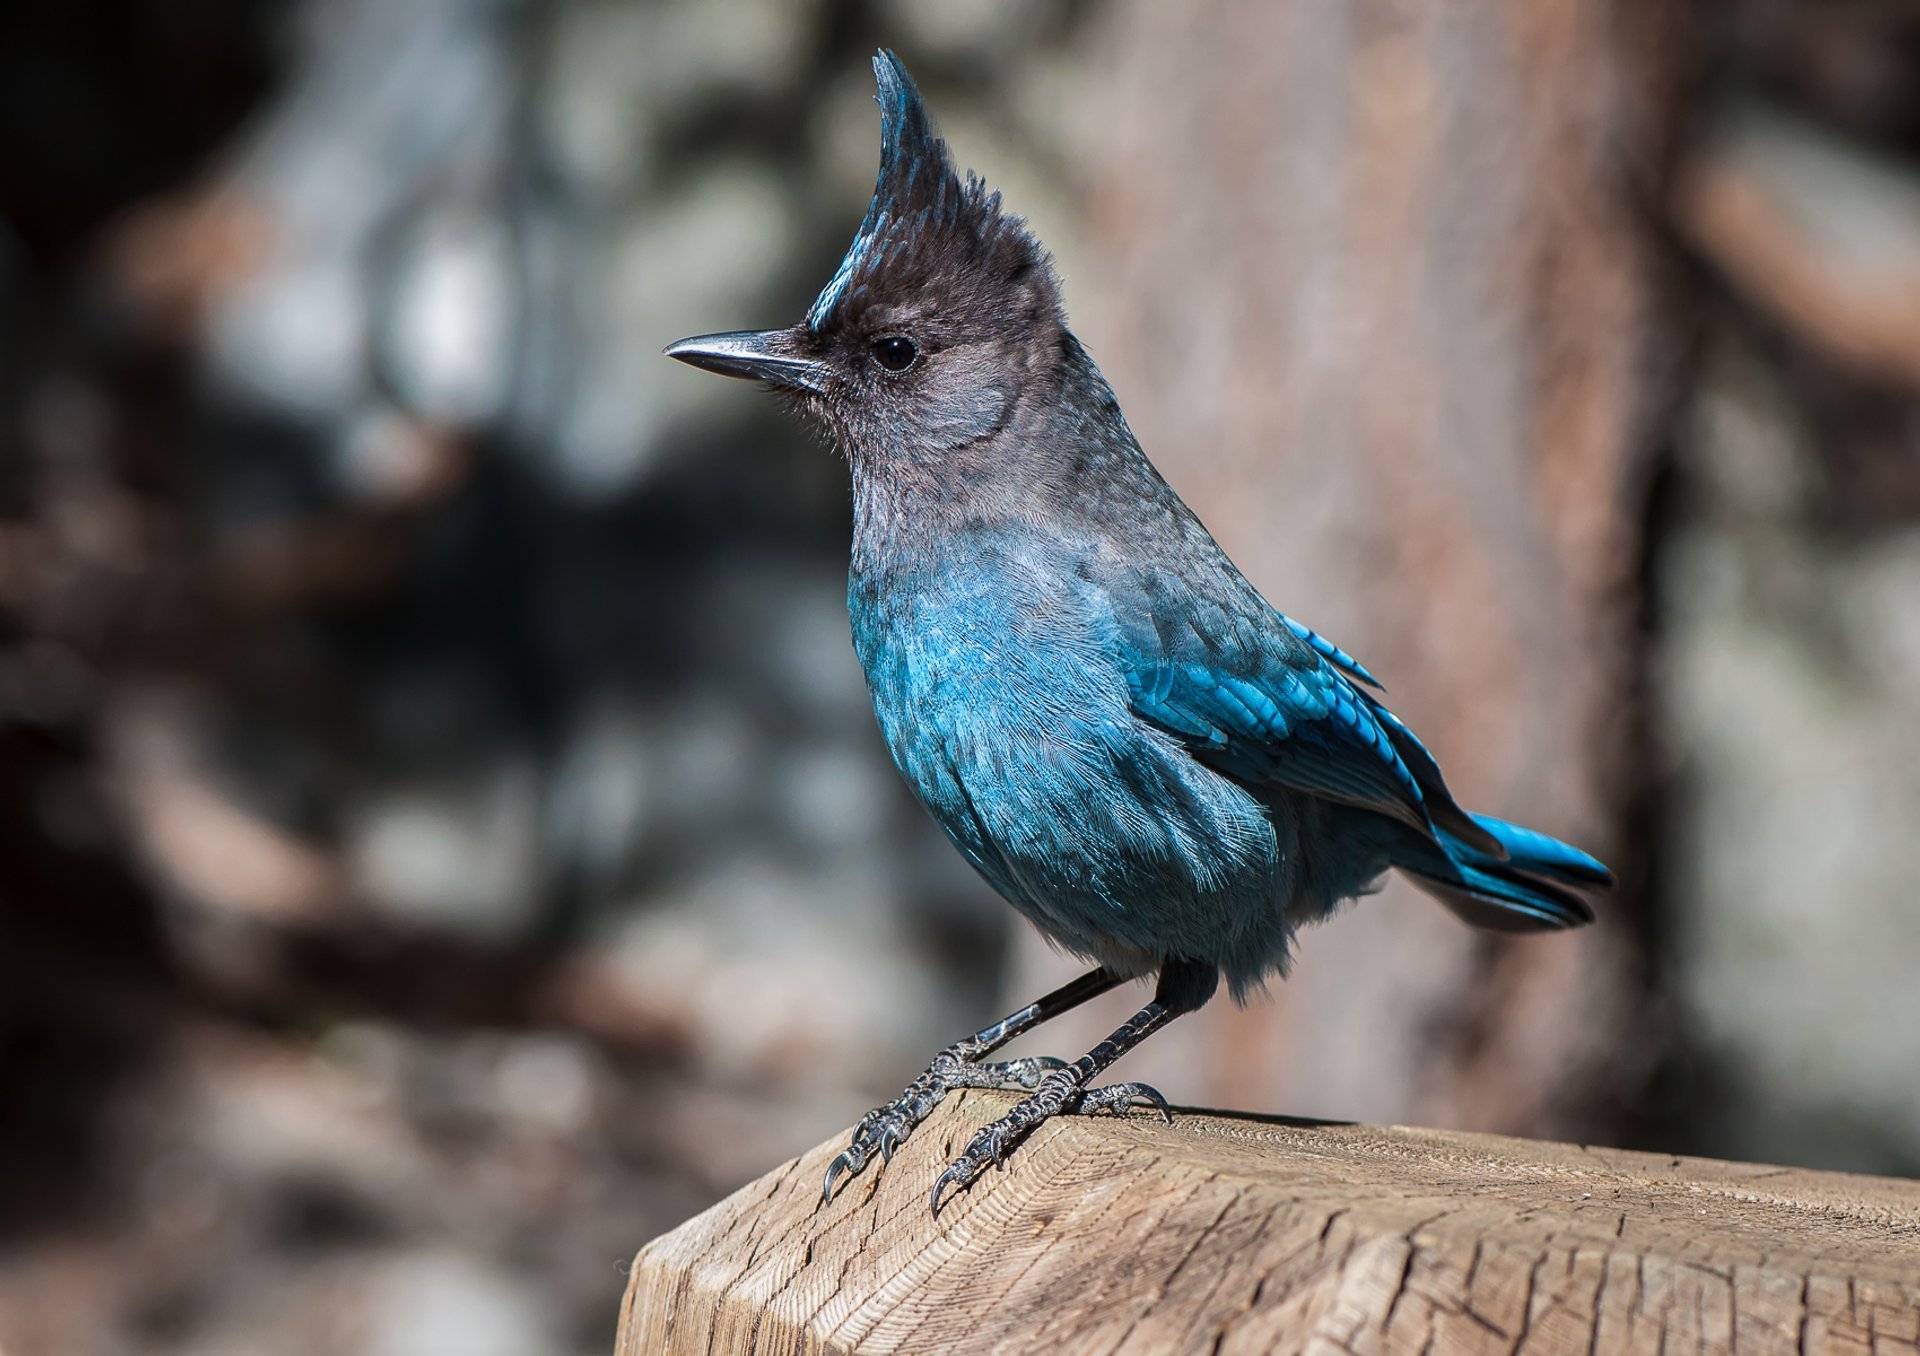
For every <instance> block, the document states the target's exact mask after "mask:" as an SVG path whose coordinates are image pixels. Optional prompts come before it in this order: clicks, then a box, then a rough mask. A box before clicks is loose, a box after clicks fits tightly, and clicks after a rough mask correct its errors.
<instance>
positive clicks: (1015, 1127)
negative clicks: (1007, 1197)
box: [933, 960, 1220, 1215]
mask: <svg viewBox="0 0 1920 1356" xmlns="http://www.w3.org/2000/svg"><path fill="white" fill-rule="evenodd" d="M1219 978H1220V976H1219V971H1218V970H1216V969H1215V968H1214V967H1213V966H1210V965H1201V964H1198V963H1195V962H1192V961H1180V960H1173V961H1168V962H1167V963H1166V965H1165V966H1163V967H1162V968H1161V971H1160V984H1159V987H1158V988H1157V989H1155V990H1154V995H1153V1001H1152V1002H1151V1003H1149V1004H1147V1005H1146V1006H1145V1007H1144V1008H1141V1009H1140V1011H1138V1012H1136V1013H1135V1014H1134V1015H1133V1016H1131V1017H1129V1018H1128V1019H1127V1020H1126V1021H1125V1022H1124V1023H1122V1024H1121V1026H1120V1028H1119V1029H1118V1030H1116V1031H1115V1032H1114V1033H1113V1034H1112V1035H1111V1036H1108V1037H1107V1038H1106V1039H1105V1040H1103V1041H1101V1042H1100V1044H1098V1045H1096V1046H1094V1047H1093V1049H1091V1050H1089V1051H1088V1052H1087V1053H1086V1054H1084V1055H1082V1056H1081V1057H1080V1058H1079V1059H1076V1060H1075V1061H1074V1062H1073V1063H1071V1064H1068V1065H1064V1066H1062V1067H1060V1068H1057V1069H1050V1070H1048V1071H1047V1072H1046V1073H1045V1074H1043V1075H1041V1078H1040V1082H1039V1086H1038V1087H1037V1088H1036V1089H1035V1090H1034V1093H1033V1095H1032V1096H1031V1097H1028V1098H1026V1099H1025V1100H1024V1101H1022V1102H1020V1103H1019V1104H1018V1105H1016V1106H1015V1107H1014V1108H1013V1110H1011V1111H1009V1112H1008V1113H1007V1114H1006V1115H1004V1116H1002V1117H1001V1118H1000V1119H999V1120H997V1121H995V1122H994V1123H993V1124H992V1125H989V1126H987V1127H985V1128H984V1129H982V1130H981V1131H980V1132H979V1133H978V1134H976V1135H975V1136H974V1137H973V1139H972V1140H971V1141H970V1142H969V1143H968V1144H967V1147H966V1148H965V1150H963V1151H962V1152H961V1154H960V1157H958V1158H956V1159H954V1160H953V1163H952V1165H951V1166H950V1167H948V1169H947V1170H946V1171H945V1172H943V1173H941V1174H940V1180H939V1181H937V1182H935V1183H934V1184H933V1213H934V1214H936V1215H938V1214H939V1213H940V1202H941V1198H942V1197H943V1196H944V1195H946V1193H947V1192H948V1191H949V1190H951V1189H959V1190H965V1189H966V1188H967V1187H969V1186H971V1185H972V1184H973V1182H974V1179H976V1178H977V1177H979V1176H980V1174H981V1173H983V1172H985V1171H986V1170H987V1168H988V1166H989V1165H994V1164H999V1165H1004V1164H1005V1163H1006V1161H1007V1156H1008V1155H1009V1154H1011V1153H1012V1152H1013V1150H1014V1148H1015V1147H1016V1146H1017V1145H1018V1144H1019V1143H1020V1141H1022V1140H1023V1139H1025V1138H1026V1137H1027V1136H1028V1135H1030V1134H1032V1133H1033V1131H1034V1128H1035V1127H1036V1126H1038V1125H1039V1124H1040V1123H1041V1122H1042V1121H1044V1120H1046V1119H1047V1118H1048V1117H1050V1116H1058V1115H1060V1114H1062V1113H1063V1112H1080V1113H1083V1114H1093V1113H1097V1112H1101V1111H1107V1112H1112V1113H1113V1114H1115V1115H1117V1114H1119V1113H1120V1112H1122V1111H1125V1110H1128V1109H1129V1108H1132V1107H1146V1108H1149V1109H1152V1110H1156V1111H1158V1112H1159V1113H1160V1114H1161V1115H1163V1116H1165V1117H1166V1118H1167V1119H1168V1120H1172V1119H1173V1117H1172V1113H1171V1112H1169V1111H1168V1109H1167V1101H1166V1098H1164V1097H1162V1096H1161V1095H1160V1094H1159V1093H1157V1092H1155V1091H1154V1090H1153V1089H1152V1088H1150V1087H1148V1086H1147V1085H1146V1084H1144V1083H1115V1084H1112V1085H1111V1086H1108V1087H1102V1088H1092V1087H1089V1086H1088V1084H1090V1083H1092V1082H1093V1080H1094V1079H1095V1078H1098V1077H1099V1076H1100V1074H1101V1073H1102V1072H1103V1071H1105V1069H1106V1068H1107V1066H1108V1065H1110V1064H1112V1063H1113V1062H1114V1061H1115V1060H1117V1059H1119V1058H1120V1056H1122V1055H1124V1054H1126V1053H1127V1051H1129V1050H1131V1049H1133V1047H1134V1046H1136V1045H1138V1044H1140V1042H1141V1041H1143V1040H1145V1039H1146V1038H1147V1037H1148V1036H1151V1035H1152V1034H1153V1033H1154V1032H1156V1031H1158V1030H1159V1029H1160V1028H1161V1027H1163V1026H1165V1025H1166V1024H1167V1023H1168V1022H1171V1021H1172V1020H1173V1019H1174V1018H1176V1017H1178V1016H1180V1015H1182V1014H1183V1013H1188V1012H1192V1011H1194V1010H1195V1009H1197V1008H1199V1007H1200V1006H1202V1005H1203V1004H1204V1003H1205V1002H1206V1001H1207V999H1209V998H1211V997H1212V996H1213V990H1214V988H1215V986H1216V985H1217V984H1218V983H1219Z"/></svg>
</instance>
